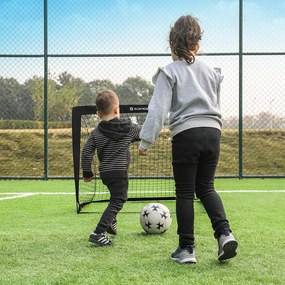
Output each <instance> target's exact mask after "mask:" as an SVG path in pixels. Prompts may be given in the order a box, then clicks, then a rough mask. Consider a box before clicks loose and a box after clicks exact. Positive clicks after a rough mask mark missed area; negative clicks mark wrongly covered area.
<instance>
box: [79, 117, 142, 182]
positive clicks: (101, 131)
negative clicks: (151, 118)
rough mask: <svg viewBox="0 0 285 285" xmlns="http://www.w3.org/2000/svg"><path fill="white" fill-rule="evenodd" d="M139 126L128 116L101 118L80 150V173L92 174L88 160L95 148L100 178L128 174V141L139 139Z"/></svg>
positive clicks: (90, 175) (125, 176) (90, 163)
mask: <svg viewBox="0 0 285 285" xmlns="http://www.w3.org/2000/svg"><path fill="white" fill-rule="evenodd" d="M140 129H141V127H140V126H139V125H137V124H134V123H132V121H131V119H129V118H128V119H126V118H122V119H119V118H114V119H112V120H110V121H101V122H100V123H99V125H98V126H97V128H95V129H94V130H93V131H92V132H91V134H90V137H89V139H88V140H87V142H86V143H85V145H84V147H83V150H82V156H81V157H82V159H81V166H82V170H83V177H84V178H90V177H93V172H92V166H91V165H92V160H93V157H94V154H95V151H96V150H97V156H98V159H99V172H100V176H101V178H106V177H110V178H115V177H122V178H127V177H128V168H129V164H130V144H131V143H132V142H134V141H139V140H140V139H139V133H140Z"/></svg>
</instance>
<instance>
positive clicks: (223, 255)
mask: <svg viewBox="0 0 285 285" xmlns="http://www.w3.org/2000/svg"><path fill="white" fill-rule="evenodd" d="M218 244H219V251H218V260H220V261H226V260H228V259H230V258H233V257H235V256H236V255H237V246H238V243H237V241H236V240H235V237H234V236H233V234H232V233H231V232H230V230H224V231H223V232H222V234H221V236H220V237H219V238H218Z"/></svg>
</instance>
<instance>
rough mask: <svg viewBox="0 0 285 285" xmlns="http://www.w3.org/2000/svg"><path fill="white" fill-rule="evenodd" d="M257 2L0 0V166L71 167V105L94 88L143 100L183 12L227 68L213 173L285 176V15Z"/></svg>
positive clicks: (53, 174) (21, 172) (7, 170)
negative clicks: (192, 18)
mask: <svg viewBox="0 0 285 285" xmlns="http://www.w3.org/2000/svg"><path fill="white" fill-rule="evenodd" d="M256 2H257V3H258V1H256ZM175 5H176V4H175ZM256 5H258V6H256V7H254V5H253V4H252V3H248V2H247V1H245V0H244V1H242V0H240V1H230V0H229V1H222V2H221V1H195V3H194V2H193V1H179V3H177V5H176V6H175V7H173V1H168V0H165V1H162V0H159V1H150V0H148V1H142V0H137V1H119V0H118V1H115V0H112V1H111V0H108V1H103V0H101V1H89V0H86V1H83V0H78V1H74V0H42V1H41V0H38V1H34V0H25V1H1V3H0V27H1V41H0V147H1V151H0V178H2V179H12V178H23V179H27V178H40V179H49V178H71V177H73V162H72V141H71V109H72V107H74V106H77V105H90V104H94V103H95V97H96V94H97V92H98V90H100V89H102V88H109V89H112V90H114V91H116V92H117V94H118V95H119V97H120V102H121V104H148V102H149V100H150V98H151V95H152V91H153V85H152V83H151V78H152V76H153V75H154V73H155V72H156V70H157V68H158V67H159V66H163V65H166V64H168V63H169V62H170V61H171V57H170V51H169V49H168V32H169V28H170V25H172V24H173V23H174V21H175V20H176V19H177V18H178V17H179V16H181V15H185V14H192V15H194V16H197V17H198V18H199V19H200V22H201V26H202V28H203V30H204V37H203V39H202V42H201V53H200V55H199V56H200V57H201V58H202V60H204V61H205V62H207V63H208V64H209V65H211V66H218V67H221V69H222V73H223V74H224V81H223V84H222V109H223V122H224V127H223V135H222V150H221V159H220V164H219V166H218V171H217V176H219V177H239V178H243V177H285V163H284V161H285V100H284V96H285V95H284V83H285V73H284V68H285V44H284V31H285V27H284V15H283V21H282V16H280V17H279V18H278V17H277V16H278V15H277V16H276V18H274V17H273V15H270V14H267V15H266V18H265V17H263V15H262V11H263V10H264V11H267V8H266V7H267V5H271V1H270V0H268V1H265V0H264V1H262V2H259V4H256ZM275 5H280V9H281V11H282V6H281V5H282V1H276V3H275ZM283 11H284V6H283ZM281 13H282V12H281ZM270 17H272V18H270ZM280 19H281V20H280Z"/></svg>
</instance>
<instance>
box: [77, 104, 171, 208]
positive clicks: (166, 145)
mask: <svg viewBox="0 0 285 285" xmlns="http://www.w3.org/2000/svg"><path fill="white" fill-rule="evenodd" d="M120 113H121V115H120V117H121V118H124V117H129V118H131V120H132V121H133V122H135V123H137V124H139V125H142V124H143V122H144V120H145V117H146V114H147V105H120ZM98 123H99V118H98V117H97V115H96V106H94V105H93V106H77V107H74V108H73V109H72V146H73V165H74V180H75V194H76V206H77V212H78V213H79V212H80V211H82V209H83V207H85V206H86V205H88V204H90V203H94V202H105V201H108V200H109V198H110V196H109V191H108V189H107V187H106V186H104V185H103V183H102V182H101V179H100V175H99V172H98V158H97V155H96V153H95V156H94V158H93V173H94V179H93V180H92V181H91V182H84V181H83V178H82V169H81V151H82V147H83V145H84V144H85V142H86V140H87V139H88V137H89V135H90V133H91V131H92V130H93V129H94V128H96V126H97V125H98ZM138 147H139V142H135V143H132V144H131V164H130V168H129V191H128V200H129V201H135V200H169V199H174V197H175V193H174V191H175V190H174V180H173V175H172V165H171V139H170V132H169V130H168V128H167V126H166V127H165V128H163V129H162V131H161V133H160V135H159V138H158V139H157V140H156V142H155V143H154V144H153V145H152V146H151V148H150V149H149V151H148V155H147V156H139V154H138Z"/></svg>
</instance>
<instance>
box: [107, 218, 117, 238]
mask: <svg viewBox="0 0 285 285" xmlns="http://www.w3.org/2000/svg"><path fill="white" fill-rule="evenodd" d="M107 233H108V234H111V235H116V234H117V219H116V218H114V220H113V221H112V223H111V225H110V226H109V227H108V228H107Z"/></svg>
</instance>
